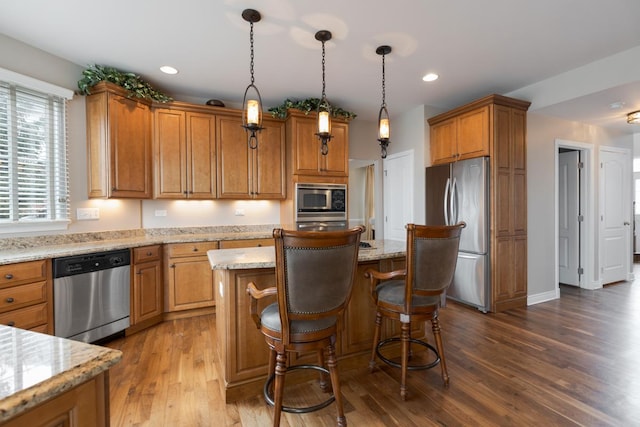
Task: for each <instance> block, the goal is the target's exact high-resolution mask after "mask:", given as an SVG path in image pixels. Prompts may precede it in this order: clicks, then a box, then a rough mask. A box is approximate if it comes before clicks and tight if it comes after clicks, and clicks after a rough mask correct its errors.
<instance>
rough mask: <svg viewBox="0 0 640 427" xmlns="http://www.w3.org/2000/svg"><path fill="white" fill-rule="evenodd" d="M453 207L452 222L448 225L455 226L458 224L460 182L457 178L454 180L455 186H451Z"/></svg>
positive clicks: (451, 208) (451, 210)
mask: <svg viewBox="0 0 640 427" xmlns="http://www.w3.org/2000/svg"><path fill="white" fill-rule="evenodd" d="M449 203H450V205H451V207H450V208H449V209H450V212H451V222H450V223H449V224H448V225H454V224H456V223H457V222H458V182H457V181H456V178H455V177H454V178H453V184H452V185H451V199H450V202H449Z"/></svg>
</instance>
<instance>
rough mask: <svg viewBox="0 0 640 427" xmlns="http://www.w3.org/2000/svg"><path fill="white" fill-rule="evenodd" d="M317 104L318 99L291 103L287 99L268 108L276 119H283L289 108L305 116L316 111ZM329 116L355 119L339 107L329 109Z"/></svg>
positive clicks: (351, 114) (354, 116) (318, 102)
mask: <svg viewBox="0 0 640 427" xmlns="http://www.w3.org/2000/svg"><path fill="white" fill-rule="evenodd" d="M318 104H320V99H319V98H307V99H304V100H302V101H292V100H291V99H289V98H287V99H285V100H284V102H283V103H282V104H280V105H279V106H277V107H272V108H269V112H270V113H271V115H272V116H273V117H274V118H276V119H285V118H286V117H287V110H288V109H289V108H295V109H297V110H300V111H303V112H304V113H305V114H309V113H310V112H312V111H317V110H318ZM331 115H332V116H333V117H341V118H344V119H355V118H356V114H355V113H352V112H350V111H346V110H343V109H342V108H340V107H335V106H332V107H331Z"/></svg>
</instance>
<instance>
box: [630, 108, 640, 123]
mask: <svg viewBox="0 0 640 427" xmlns="http://www.w3.org/2000/svg"><path fill="white" fill-rule="evenodd" d="M627 123H630V124H638V123H640V110H638V111H634V112H632V113H629V114H627Z"/></svg>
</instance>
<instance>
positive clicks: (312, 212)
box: [295, 182, 347, 231]
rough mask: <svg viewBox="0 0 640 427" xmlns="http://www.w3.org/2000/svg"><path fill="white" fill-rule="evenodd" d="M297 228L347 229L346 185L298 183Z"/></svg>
mask: <svg viewBox="0 0 640 427" xmlns="http://www.w3.org/2000/svg"><path fill="white" fill-rule="evenodd" d="M295 206H296V218H295V220H296V226H297V228H298V229H299V230H310V231H329V230H338V229H344V228H347V186H346V185H345V184H320V183H300V182H298V183H296V189H295Z"/></svg>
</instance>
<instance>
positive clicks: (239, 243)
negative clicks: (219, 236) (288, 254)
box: [220, 239, 276, 249]
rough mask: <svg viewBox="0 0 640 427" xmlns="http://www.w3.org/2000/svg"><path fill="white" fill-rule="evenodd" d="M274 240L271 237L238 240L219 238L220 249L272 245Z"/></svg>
mask: <svg viewBox="0 0 640 427" xmlns="http://www.w3.org/2000/svg"><path fill="white" fill-rule="evenodd" d="M275 243H276V242H275V240H273V239H240V240H221V241H220V249H233V248H255V247H262V246H274V245H275Z"/></svg>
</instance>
